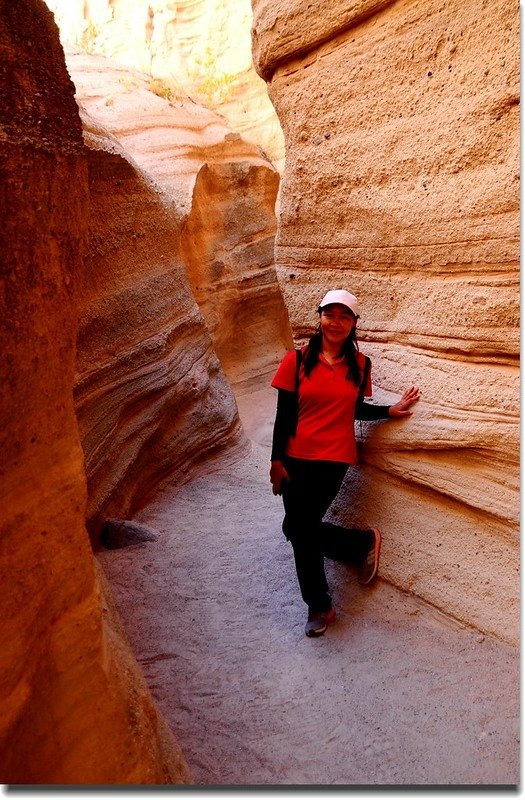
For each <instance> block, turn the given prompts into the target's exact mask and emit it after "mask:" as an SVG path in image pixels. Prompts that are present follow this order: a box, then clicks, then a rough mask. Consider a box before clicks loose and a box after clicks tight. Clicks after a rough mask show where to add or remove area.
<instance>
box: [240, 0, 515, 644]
mask: <svg viewBox="0 0 525 800" xmlns="http://www.w3.org/2000/svg"><path fill="white" fill-rule="evenodd" d="M253 8H254V57H255V63H256V67H257V69H258V71H259V73H260V74H261V75H262V76H263V77H265V78H266V80H267V81H268V84H269V91H270V96H271V98H272V100H273V102H274V104H275V107H276V110H277V112H278V115H279V118H280V121H281V124H282V126H283V130H284V132H285V138H286V142H287V158H286V170H285V174H284V177H283V185H282V189H281V215H280V220H279V228H278V238H277V250H276V262H277V266H278V276H279V280H280V282H281V286H282V289H283V292H284V295H285V299H286V301H287V305H288V309H289V311H290V316H291V321H292V325H293V329H294V333H295V335H296V336H297V337H298V338H300V337H302V336H304V335H306V334H307V333H308V332H309V331H311V329H312V327H313V325H314V324H315V309H316V306H317V303H318V301H319V299H320V298H321V297H322V295H323V294H324V292H325V290H326V289H327V288H329V287H336V286H344V287H346V288H348V289H350V290H351V291H353V292H355V293H356V294H357V295H358V296H359V298H360V300H361V305H362V318H361V321H360V336H361V340H362V350H363V351H364V352H366V353H367V354H369V355H370V356H371V357H372V359H373V363H374V370H373V380H374V383H375V385H376V387H378V392H377V398H378V400H380V401H381V400H383V401H385V402H386V401H387V399H388V398H393V397H395V396H396V395H397V393H399V392H401V391H402V390H403V389H404V388H405V387H406V386H407V385H411V384H417V385H419V386H420V388H421V391H422V400H421V401H420V403H419V405H418V406H417V408H416V410H415V412H414V415H413V417H412V418H411V419H410V421H408V422H403V423H400V424H394V423H390V424H385V425H380V426H376V430H375V431H374V432H373V434H370V435H369V437H368V443H367V446H366V451H365V452H366V455H365V460H366V465H367V469H366V470H364V472H363V473H362V475H361V477H360V478H359V483H358V479H357V476H356V477H355V480H353V481H350V482H349V486H348V488H347V494H346V495H345V497H344V498H343V499H342V501H341V503H339V507H340V511H339V513H340V515H341V516H343V517H344V516H353V518H354V520H355V521H356V522H362V523H364V524H372V522H373V523H374V524H378V525H379V526H380V527H381V528H383V530H384V533H385V539H384V552H383V562H382V563H383V567H382V571H383V574H384V575H385V576H386V577H388V578H389V579H390V580H392V581H393V582H394V583H397V584H398V585H400V586H402V587H404V588H406V589H407V590H411V591H414V592H415V593H417V594H419V595H421V596H422V597H424V598H426V599H427V600H429V601H430V602H432V603H434V604H435V605H436V606H438V607H440V608H443V609H445V610H446V611H447V612H448V613H451V614H453V615H454V616H456V617H458V618H459V619H461V620H467V621H470V622H471V623H474V624H476V625H478V626H479V627H481V628H482V629H486V630H490V631H493V632H495V633H496V634H497V635H500V636H502V637H504V638H507V639H508V640H512V641H515V640H516V638H517V636H518V610H517V609H518V597H519V581H518V574H517V569H518V555H519V549H518V532H517V521H518V509H519V490H518V460H519V425H518V400H519V389H518V367H517V362H518V355H519V345H518V298H519V290H518V273H517V262H518V221H519V220H518V202H519V194H518V179H519V158H518V104H519V88H518V82H519V69H518V51H519V38H518V13H517V9H514V8H513V7H511V6H509V4H508V3H505V2H504V1H503V0H498V1H497V2H494V3H490V4H489V3H488V2H481V3H478V2H466V3H465V2H461V3H459V2H453V3H449V4H444V3H442V2H440V1H438V0H427V1H426V2H424V3H421V2H407V3H393V2H385V1H384V0H352V2H342V1H340V2H336V3H334V4H331V5H330V6H326V7H323V13H316V14H315V15H314V14H312V9H311V7H310V4H309V3H306V2H303V1H302V0H292V2H286V3H284V2H273V0H272V2H269V0H253ZM489 9H490V13H489ZM358 489H359V490H360V491H357V490H358ZM352 508H353V509H354V511H353V512H352V511H349V509H352ZM356 518H357V519H356Z"/></svg>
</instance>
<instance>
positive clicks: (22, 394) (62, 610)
mask: <svg viewBox="0 0 525 800" xmlns="http://www.w3.org/2000/svg"><path fill="white" fill-rule="evenodd" d="M0 51H1V58H0V81H1V85H2V90H3V95H2V102H1V103H0V129H1V131H2V134H1V138H2V148H1V151H0V173H1V178H2V181H1V185H2V191H1V193H0V213H1V215H2V221H3V226H2V241H1V249H2V259H1V278H2V293H1V295H0V329H1V341H2V349H1V362H0V364H1V366H0V370H1V380H0V408H1V413H2V428H1V431H0V446H1V450H2V459H1V465H0V476H1V484H0V486H1V498H2V502H1V504H0V527H1V530H2V536H1V539H0V569H1V574H2V593H1V597H0V613H1V618H2V628H1V636H0V639H1V641H0V764H1V779H2V782H3V783H8V784H11V783H13V784H16V783H24V784H108V783H110V784H130V783H136V784H146V783H152V784H155V783H182V782H188V781H189V776H188V773H187V769H186V766H185V764H184V762H183V759H182V757H181V754H180V751H179V749H178V747H177V745H176V744H175V742H174V741H173V739H172V737H171V736H170V734H169V733H168V732H167V730H166V727H165V725H164V723H163V722H162V720H161V719H160V718H159V716H158V714H157V711H156V709H155V706H154V704H153V701H152V699H151V696H150V694H149V692H148V690H147V688H146V686H145V683H144V681H143V679H142V677H141V676H140V674H139V672H138V669H137V667H136V664H134V661H133V658H132V656H131V652H130V650H129V647H128V645H127V643H126V641H125V638H124V637H123V636H122V633H121V632H120V631H119V630H118V629H117V627H116V623H115V619H114V618H112V612H111V609H110V607H109V606H107V601H106V600H104V599H103V596H102V595H101V589H100V582H99V580H98V578H97V576H96V574H95V568H94V563H93V556H92V552H91V547H90V544H89V538H88V535H87V532H86V529H85V526H84V519H85V507H86V481H85V475H84V469H83V456H82V450H81V446H80V440H79V434H78V428H77V424H76V418H75V410H74V405H73V381H74V370H75V338H76V307H75V302H76V300H75V282H76V277H77V275H78V274H79V272H81V270H82V264H83V262H82V254H83V250H84V247H85V242H86V236H87V221H88V179H87V168H86V159H85V154H84V150H83V145H82V133H81V125H80V119H79V116H78V109H77V107H76V104H75V101H74V95H73V86H72V84H71V82H70V79H69V76H68V75H67V72H66V69H65V64H64V57H63V52H62V49H61V47H60V45H59V39H58V31H57V29H56V27H55V25H54V23H53V20H52V16H51V14H50V13H49V11H48V10H47V8H46V7H45V6H44V5H43V3H42V2H40V1H39V0H19V2H18V3H16V4H13V3H10V2H7V0H0ZM65 201H67V202H65Z"/></svg>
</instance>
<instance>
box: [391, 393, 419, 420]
mask: <svg viewBox="0 0 525 800" xmlns="http://www.w3.org/2000/svg"><path fill="white" fill-rule="evenodd" d="M419 396H420V395H419V389H418V388H417V386H411V387H410V389H407V390H406V391H405V392H403V394H402V395H401V400H399V401H398V402H397V403H396V404H395V405H393V406H390V408H389V409H388V414H389V416H390V417H394V418H398V417H409V416H410V415H411V414H412V412H411V411H409V410H408V409H409V408H410V406H411V405H413V404H414V403H415V402H417V401H418V400H419Z"/></svg>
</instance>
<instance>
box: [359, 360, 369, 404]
mask: <svg viewBox="0 0 525 800" xmlns="http://www.w3.org/2000/svg"><path fill="white" fill-rule="evenodd" d="M371 366H372V362H371V361H370V359H369V358H368V356H365V365H364V367H363V377H362V378H361V385H360V387H359V400H362V399H363V397H364V396H365V389H366V384H367V382H368V376H369V375H370V368H371Z"/></svg>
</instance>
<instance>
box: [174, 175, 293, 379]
mask: <svg viewBox="0 0 525 800" xmlns="http://www.w3.org/2000/svg"><path fill="white" fill-rule="evenodd" d="M278 186H279V175H278V173H277V172H276V171H275V170H274V169H273V168H271V167H269V166H260V165H259V164H254V163H251V162H250V161H248V160H246V161H234V162H230V163H226V164H210V165H208V164H205V165H204V166H203V167H202V168H201V170H200V171H199V173H198V176H197V180H196V183H195V188H194V190H193V200H192V208H191V213H190V214H189V215H188V217H187V219H186V221H185V224H184V234H183V240H182V247H183V249H184V254H185V255H184V257H185V260H186V263H187V265H188V274H189V277H190V280H191V283H192V286H193V291H194V295H195V298H196V300H197V302H198V304H199V306H200V308H201V310H202V313H203V315H204V319H205V320H206V324H207V326H208V329H209V331H210V333H211V335H212V337H213V341H214V344H215V349H216V351H217V354H218V356H219V358H220V361H221V364H222V366H223V368H224V370H225V372H226V375H227V377H228V379H229V381H230V383H231V384H232V385H233V387H234V390H235V391H236V392H240V391H241V392H242V391H243V390H245V389H246V387H250V388H252V389H253V387H254V384H260V383H263V384H267V383H269V381H270V379H271V374H272V375H273V373H274V372H275V367H276V364H278V362H279V361H280V359H281V358H282V354H283V352H284V350H285V349H286V348H287V347H291V346H292V341H291V337H290V326H289V322H288V315H287V312H286V309H285V307H284V303H283V299H282V294H281V291H280V289H279V285H278V283H277V277H276V271H275V263H274V240H275V227H276V224H275V223H276V221H275V211H274V209H275V198H276V195H277V189H278Z"/></svg>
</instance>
